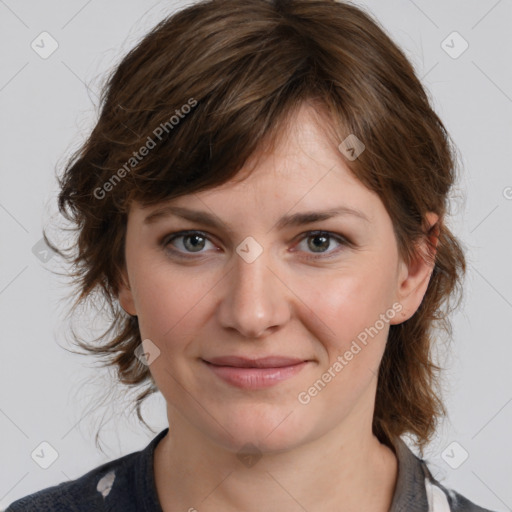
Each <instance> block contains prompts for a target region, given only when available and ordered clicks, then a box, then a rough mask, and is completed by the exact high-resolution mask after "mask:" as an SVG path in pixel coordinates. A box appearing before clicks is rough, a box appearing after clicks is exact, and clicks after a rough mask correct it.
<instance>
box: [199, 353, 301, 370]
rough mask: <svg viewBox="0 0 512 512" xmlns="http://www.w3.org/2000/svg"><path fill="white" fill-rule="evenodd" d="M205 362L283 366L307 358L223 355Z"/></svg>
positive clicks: (226, 364)
mask: <svg viewBox="0 0 512 512" xmlns="http://www.w3.org/2000/svg"><path fill="white" fill-rule="evenodd" d="M204 361H205V362H207V363H210V364H213V365H215V366H231V367H235V368H283V367H285V366H295V365H297V364H300V363H303V362H304V361H306V359H298V358H292V357H284V356H267V357H260V358H257V359H251V358H245V357H238V356H222V357H211V358H208V359H204Z"/></svg>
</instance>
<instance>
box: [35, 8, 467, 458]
mask: <svg viewBox="0 0 512 512" xmlns="http://www.w3.org/2000/svg"><path fill="white" fill-rule="evenodd" d="M306 101H314V102H316V103H317V104H318V105H321V108H322V109H323V110H324V111H325V112H326V114H327V116H328V119H329V123H328V128H329V130H330V133H332V134H333V137H335V139H336V140H337V142H338V143H340V142H341V141H343V140H344V139H345V138H346V137H347V136H348V135H350V134H354V135H356V136H357V138H358V139H360V140H361V141H363V142H364V144H365V146H366V149H365V151H364V152H363V153H362V154H361V155H360V156H359V157H358V158H357V159H355V160H351V159H347V158H345V160H346V165H347V166H348V168H349V169H350V170H351V172H353V174H354V176H355V177H356V178H357V179H359V180H360V182H361V183H363V184H364V185H365V186H366V187H368V188H369V189H370V190H373V191H375V192H376V193H377V194H378V195H379V197H380V199H381V200H382V202H383V204H384V206H385V207H386V210H387V212H388V213H389V215H390V217H391V219H392V222H393V226H394V232H395V235H396V240H397V244H398V249H399V254H400V256H401V257H402V258H403V260H404V261H405V262H407V263H409V262H411V260H412V258H413V256H414V255H416V254H417V252H416V251H417V243H418V241H420V240H421V239H424V238H425V237H426V240H427V242H428V241H429V240H428V237H427V235H429V232H427V229H426V224H425V214H426V212H428V211H432V212H435V213H437V214H438V216H439V221H438V222H437V224H436V225H435V226H434V227H433V228H436V230H438V244H437V248H436V251H434V250H433V247H430V250H429V254H428V255H427V256H428V257H433V255H434V253H435V265H434V268H433V273H432V275H431V278H430V281H429V284H428V289H427V291H426V294H425V296H424V298H423V301H422V303H421V305H420V307H419V308H418V310H417V311H416V312H415V314H414V315H413V316H412V317H411V318H409V319H408V320H407V321H405V322H403V323H401V324H398V325H391V326H390V331H389V336H388V341H387V345H386V349H385V353H384V355H383V358H382V361H381V364H380V367H379V375H378V386H377V394H376V403H375V411H374V418H373V426H372V428H373V432H374V434H375V435H376V436H377V437H378V439H379V440H380V441H381V442H384V443H387V444H388V445H389V440H390V439H391V438H392V437H394V436H399V435H402V434H406V433H408V434H411V435H412V436H414V438H415V442H416V444H417V446H419V447H420V451H421V453H423V448H424V446H425V445H426V444H427V443H428V442H429V441H430V439H431V437H432V435H433V434H434V433H435V430H436V428H437V423H438V420H439V418H440V417H441V416H443V415H446V409H445V407H444V404H443V400H442V398H441V392H440V390H439V385H438V384H439V377H440V375H439V373H440V370H441V368H440V367H439V366H437V364H436V362H435V361H434V358H433V355H432V349H433V346H434V344H435V342H436V339H437V338H436V335H435V329H436V328H441V329H444V330H445V331H446V332H448V334H450V335H451V334H452V332H451V323H450V320H449V315H450V313H451V311H452V310H453V309H454V307H457V306H458V305H459V303H460V298H461V295H459V301H456V304H455V306H453V302H454V299H456V298H457V297H456V296H457V293H456V292H457V291H459V292H461V291H462V290H461V288H462V287H461V282H462V279H463V277H464V274H465V271H466V263H465V257H464V252H463V250H462V246H461V242H459V241H458V240H457V238H456V237H455V236H454V235H453V234H452V233H451V231H450V230H449V228H448V227H447V225H446V214H447V208H448V206H449V192H450V190H451V188H452V186H453V184H454V182H455V178H456V161H457V159H456V149H455V145H454V144H453V142H452V141H451V138H450V136H449V134H448V133H447V131H446V129H445V127H444V126H443V123H442V121H441V120H440V119H439V117H438V115H436V113H435V112H434V109H433V107H432V105H431V101H430V99H429V96H428V95H427V93H426V91H425V89H424V88H423V86H422V84H421V82H420V79H419V78H418V77H417V75H416V73H415V71H414V68H413V66H412V64H411V63H410V62H409V61H408V59H407V58H406V56H405V55H404V53H403V52H402V51H401V50H400V49H399V48H398V46H397V45H396V44H395V43H394V42H393V41H392V39H391V38H390V36H388V35H387V34H386V32H385V30H384V29H383V28H382V27H381V26H380V25H379V23H378V22H377V21H376V20H375V19H374V18H373V17H372V16H371V14H369V13H368V12H365V11H364V10H363V9H362V8H359V7H357V6H355V5H353V4H351V3H349V2H341V1H334V0H289V1H277V0H275V1H270V0H268V1H267V0H244V1H243V2H240V1H238V0H204V1H200V2H197V3H195V4H193V5H190V6H188V7H186V8H184V9H182V10H180V11H178V12H176V13H173V14H172V15H170V16H168V17H166V18H165V19H163V20H162V21H161V22H160V23H158V24H157V25H156V26H155V27H154V28H153V29H151V31H150V32H149V33H147V34H146V35H145V36H144V37H143V38H142V39H141V40H140V41H139V42H138V43H137V44H136V46H135V47H134V48H133V49H132V50H131V51H129V52H128V53H127V55H125V56H124V57H123V58H122V60H121V62H120V63H119V64H118V65H117V66H116V67H115V68H114V69H113V70H112V71H111V72H110V73H109V75H108V77H107V79H106V80H105V84H104V86H103V88H102V93H101V97H100V107H101V108H100V112H99V118H98V120H97V122H96V124H95V126H94V128H93V130H92V132H91V133H90V135H89V136H88V138H87V140H86V142H85V143H84V144H83V145H82V146H81V147H80V148H79V150H77V151H76V152H74V153H73V155H72V156H71V157H70V158H69V159H68V160H67V162H66V164H65V166H64V170H63V173H62V175H61V176H60V177H59V178H58V181H59V186H60V190H59V197H58V206H59V211H60V213H61V214H62V215H63V216H64V217H65V218H66V219H67V220H68V221H70V222H71V223H72V225H73V232H74V234H75V239H74V241H73V244H72V245H71V246H70V247H68V248H67V249H59V248H57V247H56V246H55V245H54V244H52V242H51V241H50V240H49V239H48V238H47V237H46V234H45V235H44V236H45V239H46V242H47V243H48V244H49V245H50V246H51V247H52V248H53V249H54V250H55V251H57V252H58V253H59V254H60V255H61V256H62V257H64V258H65V259H66V261H68V262H69V263H70V265H71V266H72V271H71V273H70V275H71V277H72V280H73V285H74V287H76V290H77V292H78V293H77V294H76V297H75V298H76V300H75V301H74V304H73V307H72V312H73V313H75V310H76V309H77V308H78V307H79V306H80V305H82V306H84V305H85V304H92V305H94V306H95V307H97V306H99V305H100V304H101V307H104V306H105V305H107V306H108V308H107V310H108V313H109V326H108V329H106V330H105V331H104V332H103V334H102V335H101V336H99V337H97V338H95V339H93V340H82V339H79V338H78V337H75V339H74V341H75V342H76V343H77V344H78V345H79V346H80V347H81V348H82V349H84V350H85V353H87V354H95V355H96V356H98V357H100V358H101V359H102V360H103V364H104V365H105V366H108V367H111V368H113V369H115V371H116V376H117V378H118V380H119V381H120V382H121V383H122V384H125V385H127V386H130V387H134V388H137V389H136V391H137V392H138V393H139V394H138V395H137V397H136V400H135V401H134V406H135V409H136V411H137V416H138V418H139V419H140V420H141V421H143V422H144V420H143V418H142V416H141V410H140V407H141V404H142V402H143V400H144V399H145V398H146V397H148V396H149V395H151V394H152V393H154V392H155V391H157V388H156V387H155V383H154V381H153V379H152V377H151V374H150V372H149V369H148V367H147V366H144V365H143V364H142V363H141V362H140V361H139V360H138V359H137V358H136V357H134V350H135V349H136V348H137V347H138V346H139V344H140V343H141V337H140V332H139V326H138V319H137V317H136V316H130V315H128V314H127V313H126V312H125V311H124V310H123V309H122V308H121V307H120V304H119V302H118V293H119V289H120V288H119V287H120V283H121V273H122V271H123V269H124V266H125V255H124V250H125V233H126V223H127V213H128V211H129V205H130V203H131V201H132V200H135V201H137V202H139V203H140V204H142V205H143V206H149V205H153V204H156V203H158V202H160V201H165V200H169V199H172V198H175V197H178V196H180V195H184V194H191V193H194V192H198V191H201V190H206V189H209V188H212V187H216V186H219V185H222V184H224V183H225V182H227V181H229V180H232V179H235V177H236V176H237V174H238V173H239V171H240V170H241V169H242V168H243V166H244V163H245V162H246V161H247V160H248V158H249V157H250V156H251V155H253V154H254V153H255V152H256V150H257V149H260V148H261V147H262V146H263V145H264V144H268V145H270V146H271V145H272V143H273V142H275V141H276V140H277V138H278V135H279V133H280V128H281V127H283V126H284V123H286V121H287V120H288V119H289V118H290V116H291V115H292V114H293V112H295V111H296V110H297V108H298V107H299V106H300V105H301V104H302V103H304V102H306ZM144 148H146V149H144ZM340 158H343V155H342V154H341V153H340ZM436 233H437V231H436ZM144 423H145V422H144Z"/></svg>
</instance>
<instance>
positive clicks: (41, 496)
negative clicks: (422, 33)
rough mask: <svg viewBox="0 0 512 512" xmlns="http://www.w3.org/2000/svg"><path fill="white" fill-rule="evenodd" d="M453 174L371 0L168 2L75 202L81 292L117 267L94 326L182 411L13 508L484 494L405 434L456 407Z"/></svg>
mask: <svg viewBox="0 0 512 512" xmlns="http://www.w3.org/2000/svg"><path fill="white" fill-rule="evenodd" d="M454 181H455V158H454V151H453V146H452V144H451V142H450V139H449V136H448V134H447V133H446V130H445V128H444V126H443V124H442V122H441V121H440V119H439V118H438V116H437V115H436V114H435V112H434V111H433V109H432V108H431V106H430V104H429V100H428V98H427V96H426V94H425V91H424V89H423V87H422V85H421V83H420V82H419V80H418V78H417V77H416V76H415V73H414V70H413V68H412V66H411V65H410V63H409V62H408V61H407V59H406V58H405V56H404V55H403V53H402V52H401V51H400V50H399V49H398V48H397V46H396V45H395V44H394V43H393V42H392V41H391V40H390V38H389V37H388V36H387V35H386V34H385V33H384V31H383V30H382V29H381V28H380V27H379V26H378V24H377V22H375V21H374V20H373V19H372V18H371V17H370V16H369V15H367V14H366V13H364V12H363V11H362V10H360V9H358V8H356V7H355V6H353V5H351V4H348V3H342V2H335V1H329V0H320V1H314V0H292V1H289V2H284V1H282V2H280V1H263V0H249V1H244V2H237V1H233V0H207V1H204V2H200V3H197V4H195V5H192V6H190V7H188V8H186V9H183V10H182V11H180V12H178V13H176V14H174V15H172V16H170V17H169V18H167V19H165V20H163V21H162V22H161V23H160V24H159V25H158V26H156V27H155V28H154V29H153V30H152V31H151V32H150V33H149V34H148V35H147V36H146V37H145V38H144V39H143V40H142V41H141V42H140V43H139V44H138V45H137V47H136V48H134V49H133V50H132V51H131V52H130V53H129V54H128V55H127V56H126V57H125V58H124V59H123V61H122V62H121V64H120V65H119V66H118V67H117V69H115V71H114V72H113V74H112V76H111V77H110V80H109V81H108V83H107V86H106V88H105V90H104V95H103V97H102V111H101V115H100V118H99V120H98V122H97V124H96V127H95V128H94V130H93V132H92V133H91V135H90V137H89V139H88V141H87V142H86V144H85V145H84V146H83V148H82V149H81V150H80V151H79V152H78V153H77V154H76V155H74V157H73V158H72V159H71V161H70V162H69V163H68V165H67V167H66V169H65V172H64V175H63V176H62V178H61V180H60V185H61V193H60V196H59V207H60V210H61V212H62V213H63V214H64V215H65V216H66V217H67V218H68V219H69V220H71V221H73V222H74V223H75V225H76V230H77V236H78V238H77V244H76V252H73V251H71V252H70V253H69V256H68V257H69V258H70V260H71V262H72V263H74V265H76V266H75V269H76V271H75V274H74V277H75V279H76V284H77V287H78V290H79V294H78V298H77V301H76V303H75V306H77V305H78V304H80V303H83V302H86V301H87V300H92V297H93V294H94V292H97V291H101V293H102V295H103V297H104V299H105V300H106V302H107V304H109V305H110V307H111V309H112V315H113V317H112V324H111V326H110V329H109V330H108V331H107V332H105V335H104V343H103V344H102V345H101V346H98V345H95V344H93V343H92V342H91V343H90V344H89V343H87V342H82V341H80V340H77V342H78V343H79V345H80V346H82V347H83V348H84V349H86V350H87V351H88V352H91V353H95V354H99V355H101V356H104V357H106V358H107V360H108V364H110V365H112V366H113V367H115V368H116V369H117V372H118V376H119V379H120V380H121V382H123V383H125V384H127V385H141V386H142V390H141V393H140V395H139V396H138V399H137V403H136V408H137V412H138V413H139V417H140V405H141V402H142V401H143V400H144V398H145V397H147V396H148V395H149V394H151V393H153V392H155V391H157V390H158V391H160V392H161V393H162V394H163V396H164V397H165V399H166V402H167V415H168V421H169V428H168V429H165V430H164V431H162V432H160V433H159V434H158V435H157V436H156V437H155V438H154V439H153V440H152V441H151V443H150V444H149V445H148V446H147V447H146V448H145V449H144V450H142V451H140V452H136V453H132V454H129V455H126V456H125V457H122V458H120V459H117V460H114V461H111V462H109V463H107V464H104V465H102V466H101V467H98V468H95V469H93V470H91V471H90V472H89V473H87V474H86V475H84V476H82V477H81V478H78V479H76V480H74V481H71V482H66V483H62V484H60V485H59V486H55V487H51V488H48V489H44V490H42V491H39V492H37V493H35V494H32V495H30V496H28V497H26V498H23V499H21V500H18V501H17V502H15V503H13V504H12V505H11V506H10V507H9V509H8V511H10V512H15V511H18V510H24V511H26V510H43V509H44V510H76V511H78V510H80V511H89V510H123V511H131V510H134V511H135V510H146V511H165V512H167V511H173V512H174V511H178V510H180V511H181V510H183V511H185V510H188V511H196V510H197V511H199V512H212V511H223V512H231V511H241V510H243V511H266V512H268V511H278V510H279V511H281V512H282V511H290V512H291V511H299V510H301V511H304V510H307V511H322V512H331V511H332V512H334V511H336V512H344V511H353V510H364V511H367V512H385V511H395V512H399V511H404V512H405V511H436V512H440V511H449V510H450V511H485V510H486V509H484V508H481V507H479V506H477V505H476V504H474V503H472V502H471V501H469V500H468V499H466V498H465V497H463V496H461V495H460V494H458V493H457V492H455V491H452V490H449V489H447V488H446V487H445V486H443V485H442V484H441V483H440V482H439V481H437V480H436V479H435V478H434V477H433V476H432V474H431V473H430V471H429V469H428V467H427V465H426V463H425V461H424V460H423V459H422V458H419V457H417V456H416V455H414V454H413V452H412V451H411V450H410V449H409V448H408V446H407V445H406V444H405V443H404V441H403V440H402V439H401V437H400V436H401V435H403V434H408V435H411V436H413V437H414V439H415V442H416V444H417V446H418V447H419V449H420V453H421V456H422V457H423V448H424V447H425V446H426V445H427V444H428V442H429V441H430V440H431V438H432V436H433V434H434V433H435V429H436V425H437V422H438V420H439V418H440V417H441V416H442V415H443V414H445V413H446V411H445V409H444V405H443V402H442V400H441V398H440V396H439V392H438V389H437V382H438V381H437V372H438V370H439V367H437V366H436V365H435V363H434V362H433V361H432V359H431V348H432V345H433V344H434V343H435V338H434V336H433V329H434V327H436V326H441V327H443V326H444V328H449V320H448V313H449V312H450V311H451V310H450V307H449V305H450V299H452V298H453V296H454V294H455V292H456V291H457V288H458V287H459V286H460V283H461V280H462V277H463V275H464V272H465V258H464V254H463V251H462V249H461V246H460V244H459V242H458V240H457V239H456V238H455V237H454V235H453V234H452V233H451V232H450V230H449V228H448V227H447V224H446V212H447V207H448V204H447V198H448V194H449V191H450V189H451V187H452V185H453V183H454ZM47 242H48V243H49V244H50V245H51V242H50V241H48V240H47ZM54 249H55V250H58V249H57V248H55V247H54ZM61 254H62V255H64V252H63V251H62V252H61ZM95 296H96V297H97V294H96V295H95ZM443 306H446V307H444V308H443ZM438 324H439V325H438Z"/></svg>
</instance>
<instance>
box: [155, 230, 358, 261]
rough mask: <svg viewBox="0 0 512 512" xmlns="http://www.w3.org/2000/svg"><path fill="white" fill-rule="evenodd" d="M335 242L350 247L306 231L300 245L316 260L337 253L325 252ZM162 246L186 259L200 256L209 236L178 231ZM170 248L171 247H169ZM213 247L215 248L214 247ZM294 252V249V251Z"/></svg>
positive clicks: (333, 236) (326, 233)
mask: <svg viewBox="0 0 512 512" xmlns="http://www.w3.org/2000/svg"><path fill="white" fill-rule="evenodd" d="M333 241H335V242H336V243H337V244H338V245H339V246H341V248H342V247H343V246H352V244H351V242H350V241H349V240H347V239H346V238H345V237H343V236H341V235H338V234H335V233H331V232H329V231H308V232H306V233H304V234H303V235H302V238H301V239H300V243H299V244H297V246H296V247H298V246H300V244H304V247H303V249H302V250H304V251H305V252H309V251H311V252H312V253H313V254H312V255H311V256H308V259H317V258H322V257H323V258H325V257H331V255H332V254H335V253H338V252H339V251H340V250H341V248H339V249H334V250H330V251H329V250H327V249H329V247H330V246H331V245H332V242H333ZM161 243H162V246H163V247H164V248H166V249H168V250H169V251H170V252H172V253H173V254H176V255H178V256H180V257H181V256H183V257H184V258H187V257H189V256H187V254H190V255H192V254H202V253H204V252H205V251H203V249H204V248H205V247H206V245H207V244H208V243H211V244H212V245H213V243H212V242H211V241H210V239H209V236H208V235H207V234H206V233H204V232H202V231H180V232H178V233H172V234H170V235H167V236H165V237H164V238H163V240H162V242H161ZM171 246H172V247H171ZM214 247H215V246H214ZM294 250H295V249H294Z"/></svg>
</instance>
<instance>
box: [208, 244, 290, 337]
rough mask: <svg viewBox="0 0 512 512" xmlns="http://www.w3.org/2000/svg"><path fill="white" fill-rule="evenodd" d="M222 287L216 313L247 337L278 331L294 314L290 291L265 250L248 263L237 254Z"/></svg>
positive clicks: (223, 323) (227, 325) (225, 326)
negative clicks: (292, 313)
mask: <svg viewBox="0 0 512 512" xmlns="http://www.w3.org/2000/svg"><path fill="white" fill-rule="evenodd" d="M234 260H235V261H234V264H233V267H232V269H231V270H230V271H229V272H228V274H227V276H226V277H225V281H224V288H223V289H222V294H223V295H222V298H221V301H220V304H219V306H218V310H217V314H218V319H219V322H220V324H221V325H222V327H223V328H225V329H236V330H237V331H238V332H239V333H240V334H242V335H243V336H244V337H247V338H259V337H261V336H264V335H265V333H266V332H267V331H269V332H270V331H275V330H276V329H278V328H279V327H280V326H283V325H285V324H286V322H287V321H288V320H289V319H290V316H291V304H292V303H291V300H290V296H291V294H292V293H291V291H290V289H289V288H288V287H287V286H286V284H285V282H283V281H284V279H282V278H281V277H280V276H279V274H278V272H277V271H276V270H274V269H273V268H272V267H276V265H272V263H271V262H270V261H269V257H268V253H267V252H266V251H265V250H264V251H263V252H262V254H260V255H259V256H258V257H257V258H256V259H255V260H254V261H252V262H251V263H248V262H247V261H245V260H244V258H242V257H240V256H239V255H238V254H236V255H235V258H234Z"/></svg>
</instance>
